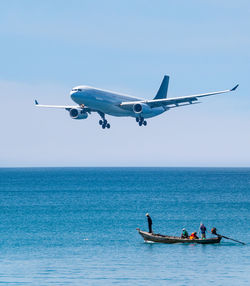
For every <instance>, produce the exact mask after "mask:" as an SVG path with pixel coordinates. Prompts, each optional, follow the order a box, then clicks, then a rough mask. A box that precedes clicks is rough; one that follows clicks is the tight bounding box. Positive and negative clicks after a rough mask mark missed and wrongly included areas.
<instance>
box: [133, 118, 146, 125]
mask: <svg viewBox="0 0 250 286" xmlns="http://www.w3.org/2000/svg"><path fill="white" fill-rule="evenodd" d="M135 120H136V122H138V124H139V126H142V125H144V126H147V121H146V120H144V118H143V117H136V119H135Z"/></svg>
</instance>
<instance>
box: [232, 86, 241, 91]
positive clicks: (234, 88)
mask: <svg viewBox="0 0 250 286" xmlns="http://www.w3.org/2000/svg"><path fill="white" fill-rule="evenodd" d="M238 86H239V85H238V84H236V86H235V87H233V88H232V89H231V91H234V90H236V89H237V87H238Z"/></svg>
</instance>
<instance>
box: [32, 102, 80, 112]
mask: <svg viewBox="0 0 250 286" xmlns="http://www.w3.org/2000/svg"><path fill="white" fill-rule="evenodd" d="M35 105H36V106H38V107H47V108H62V109H66V110H68V109H72V108H81V106H79V105H75V106H70V105H43V104H39V103H38V101H37V100H35Z"/></svg>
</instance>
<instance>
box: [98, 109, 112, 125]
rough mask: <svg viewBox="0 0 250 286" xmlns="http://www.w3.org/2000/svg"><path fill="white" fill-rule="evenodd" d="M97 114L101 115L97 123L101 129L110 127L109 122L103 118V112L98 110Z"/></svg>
mask: <svg viewBox="0 0 250 286" xmlns="http://www.w3.org/2000/svg"><path fill="white" fill-rule="evenodd" d="M99 115H100V116H101V118H102V120H99V124H100V125H101V126H102V129H105V128H108V129H109V128H110V124H109V123H108V121H107V119H105V114H104V113H102V112H99Z"/></svg>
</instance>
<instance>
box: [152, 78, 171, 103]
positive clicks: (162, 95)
mask: <svg viewBox="0 0 250 286" xmlns="http://www.w3.org/2000/svg"><path fill="white" fill-rule="evenodd" d="M168 82H169V76H168V75H165V76H164V78H163V80H162V83H161V86H160V88H159V90H158V92H157V94H156V96H155V98H154V99H161V98H166V97H167V93H168Z"/></svg>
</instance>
